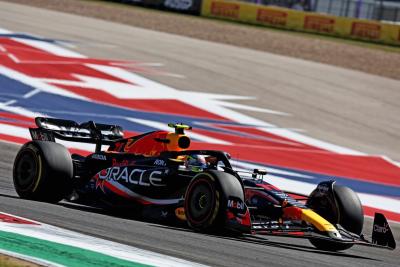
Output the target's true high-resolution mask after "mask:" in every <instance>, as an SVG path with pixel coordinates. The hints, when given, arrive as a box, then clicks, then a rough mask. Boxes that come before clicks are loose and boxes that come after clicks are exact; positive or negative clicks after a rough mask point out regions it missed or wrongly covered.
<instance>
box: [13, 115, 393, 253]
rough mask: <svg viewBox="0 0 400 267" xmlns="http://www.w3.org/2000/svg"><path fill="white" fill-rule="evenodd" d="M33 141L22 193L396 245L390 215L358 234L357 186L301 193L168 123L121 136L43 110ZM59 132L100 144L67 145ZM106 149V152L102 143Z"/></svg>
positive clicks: (241, 227)
mask: <svg viewBox="0 0 400 267" xmlns="http://www.w3.org/2000/svg"><path fill="white" fill-rule="evenodd" d="M35 122H36V125H37V128H30V133H31V136H32V141H30V142H28V143H26V144H24V145H23V146H22V148H21V149H20V150H19V152H18V154H17V156H16V159H15V162H14V170H13V180H14V186H15V190H16V192H17V193H18V195H19V196H20V197H21V198H25V199H31V200H37V201H46V202H51V203H56V202H58V201H61V200H62V199H65V200H66V201H70V202H76V203H81V204H85V205H92V206H96V207H106V208H109V209H123V210H124V211H125V212H126V213H135V214H136V215H137V214H140V216H143V217H145V218H150V219H155V220H161V221H166V222H176V223H184V224H187V225H188V227H190V228H192V229H194V230H195V231H199V232H214V233H227V232H229V233H230V234H232V233H233V234H259V235H260V234H261V235H275V236H288V237H294V238H306V239H309V240H310V242H311V243H312V244H313V245H314V246H315V247H317V248H319V249H322V250H329V251H339V250H345V249H349V248H350V247H352V246H353V245H364V246H371V247H377V248H386V249H395V247H396V243H395V240H394V238H393V235H392V232H391V229H390V227H389V224H388V223H387V220H386V218H385V217H384V215H382V214H380V213H376V215H375V220H374V225H373V233H372V239H371V240H369V239H367V238H366V237H365V236H364V235H363V234H362V228H363V223H364V215H363V209H362V206H361V203H360V200H359V198H358V197H357V194H356V193H355V192H354V191H352V190H351V189H350V188H348V187H345V186H341V185H337V184H336V183H335V181H326V182H322V183H320V184H319V185H318V186H317V187H316V189H315V190H314V191H313V192H312V193H311V194H310V196H308V197H306V198H304V199H303V200H299V199H295V198H294V197H291V195H290V194H288V193H287V192H284V191H282V190H280V189H278V188H276V187H275V186H273V185H271V184H270V183H268V182H267V181H266V179H265V178H264V177H265V176H266V175H267V173H266V171H265V170H260V169H255V170H251V171H249V172H247V173H246V172H239V171H236V170H235V169H234V168H233V167H232V165H231V163H230V156H229V154H228V153H225V152H223V151H214V150H190V149H189V148H190V142H191V140H190V138H189V136H187V135H186V134H185V130H190V129H191V127H190V126H187V125H182V124H170V125H169V126H170V127H172V128H174V130H172V131H171V132H169V131H154V132H149V133H145V134H142V135H138V136H133V137H129V138H123V132H122V128H121V127H119V126H116V125H106V124H96V123H94V122H93V121H89V122H85V123H82V124H78V123H76V122H74V121H70V120H61V119H53V118H43V117H38V118H36V119H35ZM56 139H59V140H67V141H73V142H82V143H93V144H96V149H95V152H94V153H92V154H90V155H88V156H82V155H79V154H70V152H69V151H68V149H67V148H66V147H64V146H63V145H61V144H59V143H56V142H55V141H56ZM103 145H108V146H109V147H108V149H107V150H104V151H102V149H101V148H102V146H103Z"/></svg>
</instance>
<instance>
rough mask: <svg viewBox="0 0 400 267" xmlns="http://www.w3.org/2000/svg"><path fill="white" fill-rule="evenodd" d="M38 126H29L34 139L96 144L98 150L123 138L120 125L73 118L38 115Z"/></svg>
mask: <svg viewBox="0 0 400 267" xmlns="http://www.w3.org/2000/svg"><path fill="white" fill-rule="evenodd" d="M35 123H36V126H38V128H29V132H30V134H31V137H32V140H42V141H51V142H55V139H56V138H57V139H60V140H66V141H72V142H81V143H91V144H96V152H99V151H100V150H101V145H110V144H112V143H114V142H115V141H116V140H119V139H121V138H123V136H124V135H123V129H122V127H121V126H118V125H108V124H100V123H95V122H93V121H88V122H84V123H81V124H78V123H77V122H75V121H72V120H62V119H53V118H43V117H36V118H35Z"/></svg>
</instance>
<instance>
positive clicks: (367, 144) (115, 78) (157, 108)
mask: <svg viewBox="0 0 400 267" xmlns="http://www.w3.org/2000/svg"><path fill="white" fill-rule="evenodd" d="M0 28H1V29H0V140H3V142H1V143H0V149H1V156H0V157H1V158H0V160H1V161H0V212H6V213H11V214H14V215H18V216H23V217H26V218H29V219H32V220H37V221H40V222H42V223H45V224H49V225H54V226H58V227H61V228H64V229H69V230H72V231H75V232H79V233H82V234H85V235H88V236H92V237H99V238H101V239H106V240H110V241H114V242H118V243H122V244H125V245H130V246H134V247H136V248H139V249H145V250H150V251H153V252H156V253H161V254H164V255H169V256H173V257H177V258H181V259H184V260H190V261H194V262H197V263H201V264H207V265H213V266H232V265H237V266H260V265H266V264H268V265H273V266H280V265H284V266H286V265H289V264H290V265H297V266H305V265H307V266H314V265H326V266H329V265H330V266H340V265H342V266H344V265H354V266H357V265H360V266H361V265H363V266H364V265H376V266H390V265H393V266H396V265H397V264H398V262H399V259H400V257H399V253H398V250H396V251H394V252H391V251H382V250H376V249H371V248H364V247H354V248H352V249H351V250H349V251H346V252H343V253H326V252H322V251H318V250H315V249H314V248H313V247H312V246H311V245H310V244H309V243H308V241H306V240H291V239H287V238H273V237H268V238H243V239H232V238H228V237H220V236H210V235H202V234H198V233H194V232H192V231H190V230H188V229H180V228H174V227H171V226H165V225H158V224H153V223H149V222H142V221H136V220H132V219H128V218H124V217H122V218H121V217H118V216H115V215H112V214H107V213H103V212H101V211H98V210H94V209H90V208H88V207H81V206H74V205H70V204H68V203H60V204H58V205H51V204H46V203H39V202H32V201H26V200H22V199H19V198H18V197H17V195H16V193H15V192H14V190H13V186H12V163H13V160H14V157H15V154H16V153H17V151H18V149H19V145H20V144H22V143H24V142H26V141H27V140H28V139H29V132H28V130H27V128H28V127H32V126H33V120H32V119H33V118H34V117H35V116H39V115H47V116H52V117H59V118H67V119H73V120H76V121H78V122H83V121H87V120H94V121H98V122H104V123H115V124H119V125H122V126H123V128H124V129H125V130H126V135H134V134H138V133H142V132H146V131H151V130H156V129H165V127H166V124H167V123H168V122H183V123H187V124H190V125H192V126H193V127H194V131H193V132H192V133H191V134H190V135H191V137H192V138H193V140H194V141H195V142H194V144H193V148H207V149H218V150H225V151H228V152H229V153H230V154H231V155H232V157H233V159H234V163H235V165H236V166H237V167H238V168H243V169H253V168H258V167H263V168H266V169H267V170H268V171H269V173H270V175H269V176H268V177H269V178H268V179H270V180H271V183H272V184H274V185H277V186H279V187H281V188H283V189H285V190H289V191H292V192H295V193H299V194H308V193H310V192H311V191H312V190H313V188H315V186H316V184H318V182H320V181H323V180H329V179H336V180H337V181H338V183H340V184H344V185H347V186H349V187H351V188H353V189H354V190H355V191H357V193H358V194H359V196H360V199H361V201H362V203H363V205H364V207H365V213H366V215H368V216H372V215H373V212H374V211H375V210H378V211H380V212H382V213H384V214H385V215H386V216H387V217H388V218H389V219H390V220H391V221H392V222H393V230H394V234H395V236H396V238H397V240H398V239H399V229H400V228H399V225H398V224H397V223H396V222H399V221H400V167H399V165H398V163H397V162H396V161H399V160H400V153H399V152H398V151H397V150H398V148H397V150H396V144H397V143H396V141H397V140H399V138H400V134H399V133H400V131H399V130H400V126H399V125H400V123H399V116H398V114H400V107H399V105H398V104H397V103H398V102H399V101H400V92H399V91H398V88H400V81H397V80H392V79H388V78H382V77H378V76H373V75H368V74H364V73H361V72H356V71H351V70H346V69H341V68H337V67H332V66H329V65H323V64H318V63H312V62H308V61H303V60H297V59H292V58H289V57H283V56H276V55H273V54H268V53H263V52H257V51H253V50H248V49H243V48H237V47H234V46H228V45H221V44H215V43H210V42H206V41H199V40H194V39H189V38H186V37H180V36H175V35H170V34H165V33H160V32H154V31H148V30H143V29H139V28H134V27H130V26H125V25H121V24H116V23H110V22H105V21H101V20H95V19H90V18H84V17H79V16H74V15H69V14H63V13H58V12H54V11H48V10H42V9H38V8H31V7H25V6H20V5H14V4H9V3H3V2H0ZM64 144H65V145H67V146H68V147H69V148H70V149H71V151H74V152H81V153H88V151H91V150H93V147H91V146H86V145H82V144H73V143H72V144H66V143H64ZM381 155H386V156H389V157H390V158H391V159H390V158H389V157H385V156H381ZM367 223H371V221H370V220H367ZM369 232H370V228H368V227H367V228H366V233H367V234H369Z"/></svg>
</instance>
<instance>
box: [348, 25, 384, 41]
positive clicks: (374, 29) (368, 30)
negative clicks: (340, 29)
mask: <svg viewBox="0 0 400 267" xmlns="http://www.w3.org/2000/svg"><path fill="white" fill-rule="evenodd" d="M351 35H352V36H356V37H361V38H366V39H376V40H377V39H379V38H380V35H381V25H379V24H376V23H369V22H353V24H352V27H351Z"/></svg>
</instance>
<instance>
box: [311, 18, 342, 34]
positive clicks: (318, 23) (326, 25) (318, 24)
mask: <svg viewBox="0 0 400 267" xmlns="http://www.w3.org/2000/svg"><path fill="white" fill-rule="evenodd" d="M334 27H335V19H334V18H329V17H325V16H314V15H311V16H310V15H308V16H305V18H304V29H306V30H314V31H318V32H327V33H331V32H333V30H334Z"/></svg>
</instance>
